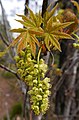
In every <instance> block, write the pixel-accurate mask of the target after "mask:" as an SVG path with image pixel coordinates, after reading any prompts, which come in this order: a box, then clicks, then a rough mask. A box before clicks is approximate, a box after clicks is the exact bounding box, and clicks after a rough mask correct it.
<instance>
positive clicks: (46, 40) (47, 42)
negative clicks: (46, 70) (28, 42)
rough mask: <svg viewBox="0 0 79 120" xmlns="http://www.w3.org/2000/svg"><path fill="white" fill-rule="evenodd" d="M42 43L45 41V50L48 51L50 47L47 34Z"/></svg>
mask: <svg viewBox="0 0 79 120" xmlns="http://www.w3.org/2000/svg"><path fill="white" fill-rule="evenodd" d="M44 41H45V45H46V48H47V49H48V50H49V51H50V46H49V42H50V41H49V34H48V33H47V34H46V36H45V38H44Z"/></svg>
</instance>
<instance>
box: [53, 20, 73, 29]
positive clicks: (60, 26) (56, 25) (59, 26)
mask: <svg viewBox="0 0 79 120" xmlns="http://www.w3.org/2000/svg"><path fill="white" fill-rule="evenodd" d="M73 23H74V22H66V23H60V22H54V23H53V24H52V31H57V30H61V29H63V28H66V27H68V26H69V25H71V24H73Z"/></svg>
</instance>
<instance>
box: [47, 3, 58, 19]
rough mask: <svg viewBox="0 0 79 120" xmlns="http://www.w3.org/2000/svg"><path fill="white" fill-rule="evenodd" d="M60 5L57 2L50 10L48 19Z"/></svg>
mask: <svg viewBox="0 0 79 120" xmlns="http://www.w3.org/2000/svg"><path fill="white" fill-rule="evenodd" d="M57 7H58V4H56V6H55V7H54V8H53V9H52V10H51V11H50V12H49V14H48V16H47V19H46V20H47V21H48V20H49V19H50V18H51V17H52V16H53V14H54V13H55V11H56V9H57Z"/></svg>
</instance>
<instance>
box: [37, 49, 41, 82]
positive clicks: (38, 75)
mask: <svg viewBox="0 0 79 120" xmlns="http://www.w3.org/2000/svg"><path fill="white" fill-rule="evenodd" d="M40 54H41V48H40V49H39V52H38V57H37V64H38V70H39V59H40ZM39 81H40V73H38V82H39Z"/></svg>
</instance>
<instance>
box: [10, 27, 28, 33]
mask: <svg viewBox="0 0 79 120" xmlns="http://www.w3.org/2000/svg"><path fill="white" fill-rule="evenodd" d="M26 31H27V29H24V28H18V29H11V30H10V32H16V33H22V32H26Z"/></svg>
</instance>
